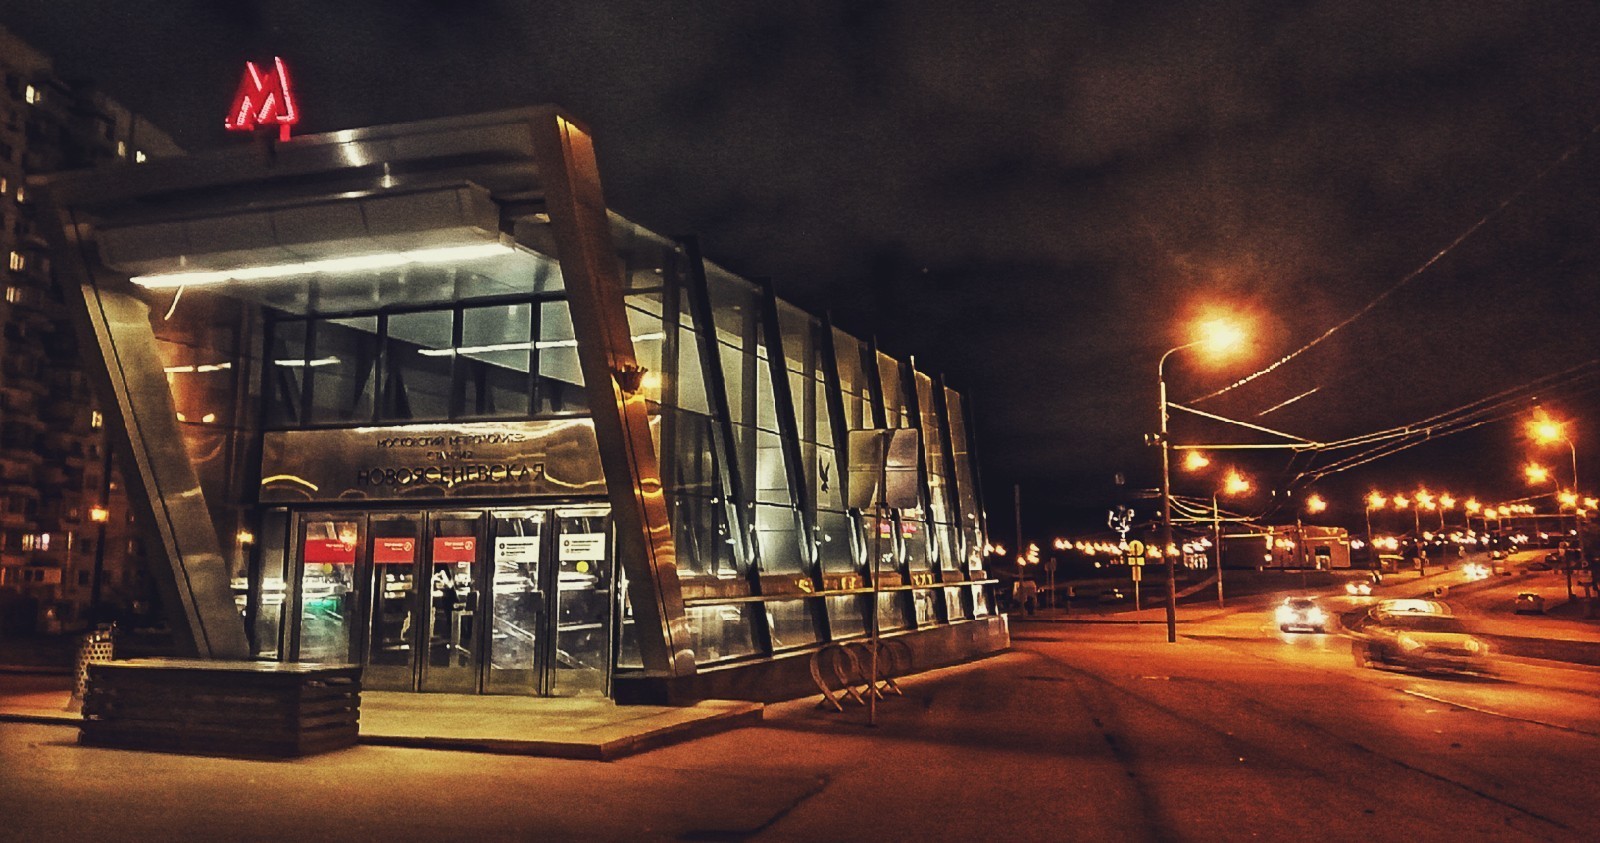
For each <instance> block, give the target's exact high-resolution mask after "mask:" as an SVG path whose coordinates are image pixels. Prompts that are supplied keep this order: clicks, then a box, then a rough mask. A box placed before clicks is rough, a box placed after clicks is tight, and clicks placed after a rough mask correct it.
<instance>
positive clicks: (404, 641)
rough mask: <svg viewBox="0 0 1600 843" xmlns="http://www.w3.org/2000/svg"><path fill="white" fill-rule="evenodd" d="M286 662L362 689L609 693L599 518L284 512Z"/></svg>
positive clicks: (608, 613)
mask: <svg viewBox="0 0 1600 843" xmlns="http://www.w3.org/2000/svg"><path fill="white" fill-rule="evenodd" d="M295 526H296V531H297V534H296V535H297V542H296V548H297V550H298V555H299V559H298V577H297V578H296V579H295V580H294V581H293V582H295V584H296V595H295V599H296V604H297V606H298V608H299V611H298V613H297V614H298V618H299V621H298V623H297V624H296V625H295V628H294V630H293V633H292V634H293V636H294V642H295V649H294V650H292V651H291V652H292V653H293V654H294V655H293V656H292V657H293V658H298V660H300V661H307V662H318V663H331V662H352V661H353V662H358V663H360V664H361V665H362V667H363V685H364V686H365V687H367V688H370V689H372V690H393V691H438V692H449V693H495V694H524V695H537V694H546V695H559V696H572V695H581V694H605V693H608V691H609V685H610V678H611V665H612V639H613V637H614V634H613V631H612V624H613V604H614V602H615V600H616V596H615V595H616V592H615V583H614V581H613V580H614V575H615V565H614V563H613V555H612V549H611V519H610V510H609V508H608V507H605V506H584V507H563V508H559V509H551V508H539V509H477V510H441V511H399V512H396V511H372V512H339V513H302V514H299V515H297V516H296V518H295Z"/></svg>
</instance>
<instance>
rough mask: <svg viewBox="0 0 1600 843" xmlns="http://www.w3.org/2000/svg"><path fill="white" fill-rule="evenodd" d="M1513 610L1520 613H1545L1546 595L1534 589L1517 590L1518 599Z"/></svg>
mask: <svg viewBox="0 0 1600 843" xmlns="http://www.w3.org/2000/svg"><path fill="white" fill-rule="evenodd" d="M1513 605H1514V608H1513V609H1512V611H1514V612H1516V613H1517V614H1519V615H1542V614H1544V597H1543V596H1541V595H1539V594H1536V593H1534V592H1532V591H1519V592H1517V599H1516V601H1515V603H1514V604H1513Z"/></svg>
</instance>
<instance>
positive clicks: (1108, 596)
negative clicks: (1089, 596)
mask: <svg viewBox="0 0 1600 843" xmlns="http://www.w3.org/2000/svg"><path fill="white" fill-rule="evenodd" d="M1095 599H1096V600H1098V601H1099V602H1101V603H1121V602H1122V601H1124V600H1127V599H1128V595H1126V594H1123V593H1122V589H1120V588H1108V589H1105V590H1104V591H1101V592H1100V596H1099V597H1097V598H1095Z"/></svg>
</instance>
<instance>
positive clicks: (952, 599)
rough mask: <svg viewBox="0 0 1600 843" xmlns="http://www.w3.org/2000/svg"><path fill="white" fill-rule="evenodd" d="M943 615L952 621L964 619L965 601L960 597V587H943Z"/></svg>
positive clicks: (965, 613)
mask: <svg viewBox="0 0 1600 843" xmlns="http://www.w3.org/2000/svg"><path fill="white" fill-rule="evenodd" d="M944 609H945V613H946V614H945V617H947V618H949V619H950V620H952V621H959V620H966V617H967V603H966V601H965V600H963V599H961V589H960V588H947V589H944Z"/></svg>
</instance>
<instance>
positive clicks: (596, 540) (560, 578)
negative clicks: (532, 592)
mask: <svg viewBox="0 0 1600 843" xmlns="http://www.w3.org/2000/svg"><path fill="white" fill-rule="evenodd" d="M556 542H557V545H556V562H557V571H556V605H557V609H556V611H557V616H556V655H555V658H556V662H555V677H554V679H553V680H552V684H551V693H552V694H557V695H568V694H604V693H605V692H606V686H607V680H608V678H609V677H608V675H607V674H608V669H609V667H610V664H611V570H612V557H611V537H610V518H609V517H608V516H606V515H602V514H598V513H597V514H580V513H577V512H570V513H569V512H563V513H559V514H558V516H557V528H556Z"/></svg>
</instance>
